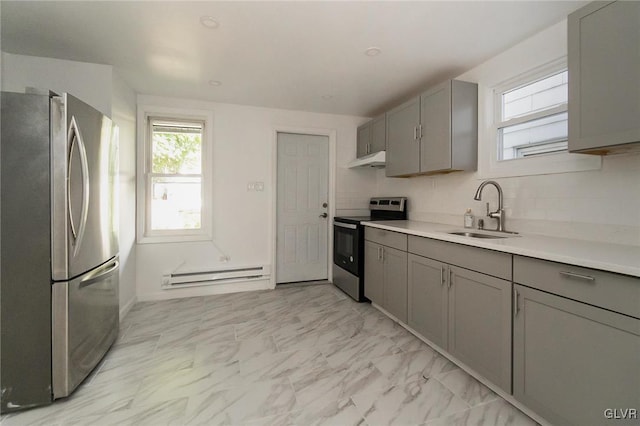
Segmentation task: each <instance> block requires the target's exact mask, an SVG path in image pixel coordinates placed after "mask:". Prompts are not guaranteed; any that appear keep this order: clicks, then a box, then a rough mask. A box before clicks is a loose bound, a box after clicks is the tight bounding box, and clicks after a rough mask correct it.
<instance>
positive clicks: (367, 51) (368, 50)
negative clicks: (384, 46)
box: [364, 47, 382, 56]
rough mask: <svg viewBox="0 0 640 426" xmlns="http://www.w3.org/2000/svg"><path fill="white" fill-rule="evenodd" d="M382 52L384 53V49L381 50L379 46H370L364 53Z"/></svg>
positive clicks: (373, 54)
mask: <svg viewBox="0 0 640 426" xmlns="http://www.w3.org/2000/svg"><path fill="white" fill-rule="evenodd" d="M381 53H382V50H380V48H379V47H370V48H368V49H367V50H365V51H364V54H365V55H367V56H378V55H379V54H381Z"/></svg>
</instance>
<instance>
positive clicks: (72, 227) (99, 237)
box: [51, 94, 118, 281]
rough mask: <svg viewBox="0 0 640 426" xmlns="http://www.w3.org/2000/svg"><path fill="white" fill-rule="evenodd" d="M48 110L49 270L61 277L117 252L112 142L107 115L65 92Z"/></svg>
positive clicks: (114, 147)
mask: <svg viewBox="0 0 640 426" xmlns="http://www.w3.org/2000/svg"><path fill="white" fill-rule="evenodd" d="M51 115H52V119H51V125H52V129H51V130H52V131H51V134H52V141H51V142H52V159H53V161H52V175H53V184H52V200H53V213H52V215H53V217H52V223H53V242H52V245H53V253H52V273H53V280H54V281H66V280H69V279H71V278H74V277H77V276H79V275H81V274H83V273H85V272H87V271H89V270H91V269H92V268H94V267H96V266H97V265H100V264H102V263H103V262H105V261H106V260H107V259H110V258H112V257H113V256H115V255H117V253H118V214H117V177H118V145H117V140H116V139H115V138H113V137H112V128H113V124H112V122H111V120H110V119H109V118H108V117H106V116H104V115H103V114H102V113H100V112H99V111H97V110H96V109H94V108H92V107H91V106H89V105H87V104H85V103H84V102H82V101H80V100H79V99H77V98H74V97H73V96H71V95H68V94H65V95H64V96H63V97H61V98H54V99H53V101H52V108H51Z"/></svg>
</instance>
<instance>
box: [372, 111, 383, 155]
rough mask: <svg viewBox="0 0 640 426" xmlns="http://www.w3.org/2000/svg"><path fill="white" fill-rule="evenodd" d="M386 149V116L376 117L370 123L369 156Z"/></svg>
mask: <svg viewBox="0 0 640 426" xmlns="http://www.w3.org/2000/svg"><path fill="white" fill-rule="evenodd" d="M385 149H387V121H386V115H385V114H382V115H379V116H377V117H376V118H374V119H373V120H372V121H371V149H370V152H369V153H370V154H373V153H374V152H380V151H384V150H385Z"/></svg>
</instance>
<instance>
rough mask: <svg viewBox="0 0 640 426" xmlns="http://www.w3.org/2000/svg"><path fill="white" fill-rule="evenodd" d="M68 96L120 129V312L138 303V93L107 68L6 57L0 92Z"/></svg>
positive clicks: (27, 57) (30, 57)
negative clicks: (43, 91)
mask: <svg viewBox="0 0 640 426" xmlns="http://www.w3.org/2000/svg"><path fill="white" fill-rule="evenodd" d="M26 87H35V88H38V89H50V90H53V91H54V92H58V93H62V92H68V93H71V94H72V95H74V96H76V97H77V98H79V99H81V100H83V101H85V102H86V103H88V104H90V105H92V106H94V107H95V108H97V109H99V110H100V111H101V112H102V113H104V114H105V115H108V116H109V117H112V118H113V120H114V122H115V123H116V124H118V126H119V127H120V218H119V219H120V262H121V270H120V308H121V313H125V312H126V310H127V309H128V308H129V307H131V306H132V304H133V303H134V301H135V282H134V280H135V251H134V250H133V246H134V241H135V112H136V98H135V93H134V92H133V90H132V89H131V88H129V87H128V86H127V85H126V83H125V82H124V81H123V80H122V79H121V78H120V77H119V76H118V75H117V74H116V73H114V72H113V70H112V67H111V66H108V65H98V64H89V63H84V62H74V61H66V60H60V59H52V58H40V57H34V56H23V55H14V54H9V53H4V52H3V53H2V90H6V91H15V92H24V90H25V88H26Z"/></svg>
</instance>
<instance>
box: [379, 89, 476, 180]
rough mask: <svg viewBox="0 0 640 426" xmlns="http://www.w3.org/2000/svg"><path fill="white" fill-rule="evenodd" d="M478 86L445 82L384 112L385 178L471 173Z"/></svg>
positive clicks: (474, 156) (474, 146) (474, 165)
mask: <svg viewBox="0 0 640 426" xmlns="http://www.w3.org/2000/svg"><path fill="white" fill-rule="evenodd" d="M477 160H478V86H477V85H476V84H475V83H467V82H464V81H458V80H449V81H446V82H444V83H443V84H440V85H438V86H436V87H434V88H432V89H429V90H427V91H426V92H424V93H423V94H422V95H421V96H420V97H419V98H414V99H412V100H410V101H409V102H406V103H404V104H402V105H400V106H399V107H397V108H394V109H393V110H391V111H389V112H388V113H387V176H410V175H415V174H432V173H444V172H451V171H457V170H476V168H477Z"/></svg>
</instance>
